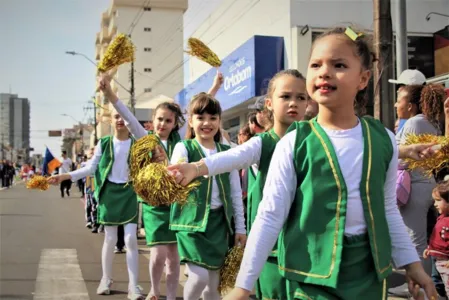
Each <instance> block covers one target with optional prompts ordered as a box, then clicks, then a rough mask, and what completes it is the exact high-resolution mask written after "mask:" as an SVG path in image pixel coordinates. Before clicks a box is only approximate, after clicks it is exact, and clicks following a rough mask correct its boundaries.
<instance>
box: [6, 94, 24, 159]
mask: <svg viewBox="0 0 449 300" xmlns="http://www.w3.org/2000/svg"><path fill="white" fill-rule="evenodd" d="M0 143H1V151H0V159H8V160H12V161H19V162H24V161H27V159H28V158H29V152H30V102H29V101H28V99H27V98H20V97H18V95H17V94H0Z"/></svg>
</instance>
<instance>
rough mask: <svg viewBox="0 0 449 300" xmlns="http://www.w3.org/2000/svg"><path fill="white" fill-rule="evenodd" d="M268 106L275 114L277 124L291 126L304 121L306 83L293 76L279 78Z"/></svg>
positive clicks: (267, 101)
mask: <svg viewBox="0 0 449 300" xmlns="http://www.w3.org/2000/svg"><path fill="white" fill-rule="evenodd" d="M266 105H267V107H268V109H270V110H271V111H272V112H273V116H274V119H275V122H280V123H281V124H284V125H287V126H290V125H291V124H292V123H293V122H295V121H300V120H302V119H303V117H304V113H305V111H306V107H307V92H306V83H305V82H304V80H303V79H300V78H296V77H294V76H291V75H283V76H281V77H278V78H277V79H276V80H275V82H274V83H273V92H272V95H271V97H269V98H268V97H267V100H266Z"/></svg>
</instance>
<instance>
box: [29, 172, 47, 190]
mask: <svg viewBox="0 0 449 300" xmlns="http://www.w3.org/2000/svg"><path fill="white" fill-rule="evenodd" d="M49 186H50V185H49V184H48V181H47V178H45V177H44V176H39V175H35V176H33V177H32V178H31V179H30V181H28V182H27V189H33V190H41V191H46V190H48V188H49Z"/></svg>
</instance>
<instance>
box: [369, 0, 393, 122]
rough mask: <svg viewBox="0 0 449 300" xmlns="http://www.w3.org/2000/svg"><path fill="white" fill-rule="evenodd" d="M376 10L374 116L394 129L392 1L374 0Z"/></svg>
mask: <svg viewBox="0 0 449 300" xmlns="http://www.w3.org/2000/svg"><path fill="white" fill-rule="evenodd" d="M373 12H374V18H373V19H374V53H375V56H376V58H377V62H376V63H375V64H374V117H375V118H376V119H379V120H380V121H381V122H382V123H383V124H384V126H385V127H387V128H389V129H391V130H393V129H394V119H395V118H394V97H393V85H392V84H390V83H389V82H388V79H389V78H393V77H392V76H393V57H392V49H391V48H392V45H393V29H392V23H391V1H390V0H373Z"/></svg>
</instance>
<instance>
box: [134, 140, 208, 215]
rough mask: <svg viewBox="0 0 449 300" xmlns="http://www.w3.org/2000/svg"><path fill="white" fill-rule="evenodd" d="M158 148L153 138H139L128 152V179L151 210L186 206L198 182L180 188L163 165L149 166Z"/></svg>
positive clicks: (156, 141)
mask: <svg viewBox="0 0 449 300" xmlns="http://www.w3.org/2000/svg"><path fill="white" fill-rule="evenodd" d="M158 145H159V139H158V138H157V136H156V135H154V134H149V135H147V136H144V137H142V138H140V139H139V140H138V141H137V142H135V143H134V145H133V147H132V148H131V160H130V172H129V173H130V177H131V178H132V180H133V186H134V191H135V192H136V194H137V195H139V197H140V198H142V200H143V201H145V202H146V203H148V204H150V205H152V206H161V205H170V204H173V203H175V202H176V203H179V204H180V205H184V204H187V203H188V196H189V194H190V192H191V191H192V190H193V189H195V188H196V187H198V186H199V185H200V182H199V181H195V182H192V183H190V184H189V185H187V186H182V185H180V184H178V183H176V180H175V178H174V177H173V176H172V175H170V174H169V173H168V171H167V169H166V163H167V162H165V164H161V163H152V162H151V157H152V153H153V151H154V150H155V149H156V147H157V146H158Z"/></svg>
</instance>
